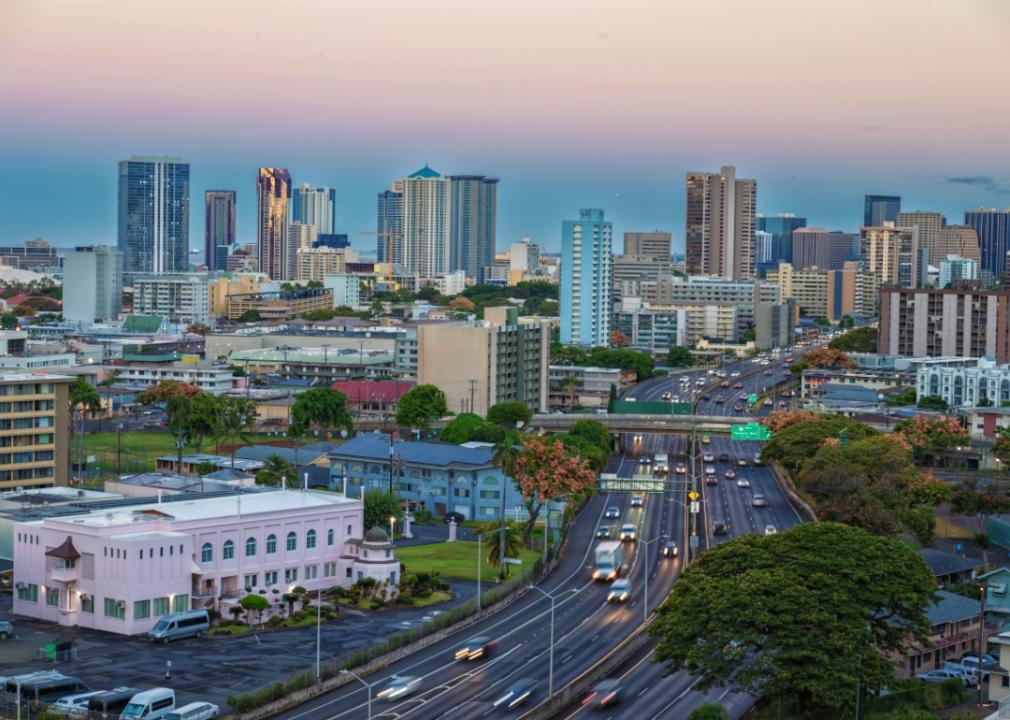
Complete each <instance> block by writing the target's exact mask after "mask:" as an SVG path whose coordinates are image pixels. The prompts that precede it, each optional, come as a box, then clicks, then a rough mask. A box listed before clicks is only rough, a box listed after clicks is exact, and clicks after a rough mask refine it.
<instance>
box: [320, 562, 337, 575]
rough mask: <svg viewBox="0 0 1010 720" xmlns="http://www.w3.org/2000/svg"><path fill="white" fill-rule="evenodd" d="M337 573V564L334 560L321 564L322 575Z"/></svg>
mask: <svg viewBox="0 0 1010 720" xmlns="http://www.w3.org/2000/svg"><path fill="white" fill-rule="evenodd" d="M336 574H337V564H336V563H335V562H328V563H326V564H325V565H323V577H335V576H336Z"/></svg>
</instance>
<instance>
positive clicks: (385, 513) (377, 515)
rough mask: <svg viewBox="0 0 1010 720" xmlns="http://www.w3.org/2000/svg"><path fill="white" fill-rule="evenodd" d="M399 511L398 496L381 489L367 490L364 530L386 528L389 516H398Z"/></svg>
mask: <svg viewBox="0 0 1010 720" xmlns="http://www.w3.org/2000/svg"><path fill="white" fill-rule="evenodd" d="M400 513H401V503H400V498H398V497H397V496H396V495H394V494H391V493H388V492H385V491H383V490H369V491H368V492H367V493H365V518H364V522H365V532H368V531H369V530H371V529H372V528H373V527H380V528H383V529H385V528H388V527H389V518H391V517H399V516H400ZM390 539H392V538H390Z"/></svg>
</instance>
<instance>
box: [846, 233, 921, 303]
mask: <svg viewBox="0 0 1010 720" xmlns="http://www.w3.org/2000/svg"><path fill="white" fill-rule="evenodd" d="M859 235H860V240H861V242H862V255H863V262H864V265H865V267H866V270H867V271H868V272H871V273H873V274H874V275H875V276H876V277H877V280H878V281H879V282H880V284H881V285H882V286H883V285H896V286H898V287H904V288H921V287H925V286H926V270H927V267H928V263H929V256H928V254H927V252H926V248H925V247H921V246H920V245H919V230H918V228H914V227H895V225H894V223H892V222H885V223H884V224H883V225H881V226H879V227H862V228H860V229H859Z"/></svg>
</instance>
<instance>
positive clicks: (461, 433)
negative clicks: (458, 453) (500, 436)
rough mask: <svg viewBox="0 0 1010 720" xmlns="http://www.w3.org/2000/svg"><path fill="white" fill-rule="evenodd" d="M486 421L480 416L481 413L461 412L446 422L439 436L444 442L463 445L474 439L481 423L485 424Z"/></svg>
mask: <svg viewBox="0 0 1010 720" xmlns="http://www.w3.org/2000/svg"><path fill="white" fill-rule="evenodd" d="M484 422H485V421H484V420H483V419H482V418H481V417H480V415H474V414H473V413H460V414H459V415H457V416H456V417H454V418H453V419H452V420H450V421H449V422H448V423H447V424H446V426H445V428H444V429H443V430H442V432H441V434H440V435H439V436H438V437H439V440H441V441H442V442H447V443H452V444H453V445H461V444H462V443H465V442H470V441H471V440H473V436H474V434H475V433H476V432H477V430H478V429H479V428H480V427H481V425H483V424H484Z"/></svg>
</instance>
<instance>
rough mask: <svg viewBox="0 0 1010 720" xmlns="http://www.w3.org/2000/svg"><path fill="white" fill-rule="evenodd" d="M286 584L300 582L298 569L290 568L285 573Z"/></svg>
mask: <svg viewBox="0 0 1010 720" xmlns="http://www.w3.org/2000/svg"><path fill="white" fill-rule="evenodd" d="M284 582H286V583H293V582H298V568H288V569H287V570H285V571H284Z"/></svg>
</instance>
